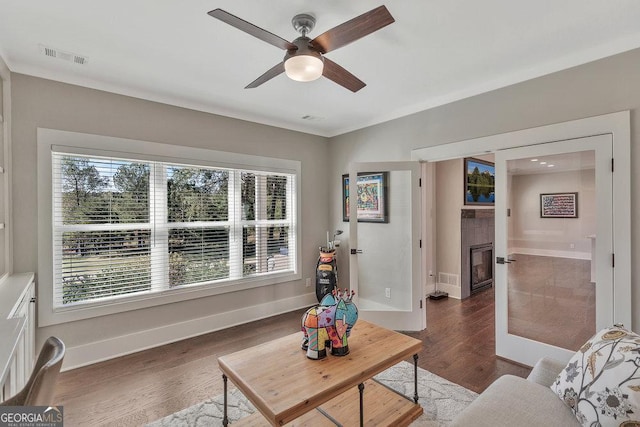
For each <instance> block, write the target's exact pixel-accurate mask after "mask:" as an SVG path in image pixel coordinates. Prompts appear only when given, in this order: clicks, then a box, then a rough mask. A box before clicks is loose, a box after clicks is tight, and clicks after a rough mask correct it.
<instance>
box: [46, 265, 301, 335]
mask: <svg viewBox="0 0 640 427" xmlns="http://www.w3.org/2000/svg"><path fill="white" fill-rule="evenodd" d="M301 278H302V275H301V274H300V273H294V272H284V273H280V274H272V275H269V276H268V277H253V278H247V279H243V280H239V281H234V282H229V283H224V284H221V283H212V284H209V285H199V286H193V287H189V286H185V287H183V288H181V289H170V290H166V291H161V292H155V293H146V294H142V295H134V296H131V297H120V298H117V299H112V300H103V301H101V302H95V303H86V304H80V305H74V306H72V307H60V308H55V309H53V311H52V312H49V313H43V316H41V318H40V320H39V322H38V325H39V326H40V327H42V326H50V325H56V324H60V323H66V322H74V321H78V320H83V319H90V318H93V317H99V316H106V315H110V314H117V313H123V312H126V311H132V310H140V309H144V308H150V307H156V306H160V305H165V304H171V303H175V302H182V301H189V300H192V299H196V298H206V297H211V296H215V295H222V294H227V293H231V292H238V291H243V290H247V289H255V288H259V287H262V286H270V285H275V284H278V283H285V282H291V281H295V280H300V279H301Z"/></svg>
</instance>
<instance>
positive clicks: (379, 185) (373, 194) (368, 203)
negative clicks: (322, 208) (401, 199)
mask: <svg viewBox="0 0 640 427" xmlns="http://www.w3.org/2000/svg"><path fill="white" fill-rule="evenodd" d="M357 189H358V193H357V195H356V200H357V201H358V203H357V209H358V222H381V223H388V222H389V210H388V200H389V199H388V196H389V172H363V173H359V174H358V185H357ZM351 200H352V198H351V197H350V194H349V175H348V174H345V175H342V220H343V221H345V222H348V221H349V213H350V206H351V204H350V201H351Z"/></svg>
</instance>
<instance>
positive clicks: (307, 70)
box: [284, 55, 324, 82]
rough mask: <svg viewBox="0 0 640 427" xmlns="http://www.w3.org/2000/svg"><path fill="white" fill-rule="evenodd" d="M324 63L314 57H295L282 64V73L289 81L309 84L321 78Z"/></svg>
mask: <svg viewBox="0 0 640 427" xmlns="http://www.w3.org/2000/svg"><path fill="white" fill-rule="evenodd" d="M323 69H324V62H323V61H322V59H321V58H319V57H318V56H314V55H296V56H292V57H290V58H288V59H287V60H286V61H285V63H284V71H285V73H286V74H287V77H289V78H290V79H291V80H295V81H297V82H310V81H313V80H316V79H318V78H320V76H322V70H323Z"/></svg>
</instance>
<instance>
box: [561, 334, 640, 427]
mask: <svg viewBox="0 0 640 427" xmlns="http://www.w3.org/2000/svg"><path fill="white" fill-rule="evenodd" d="M551 390H553V391H554V392H555V393H556V394H557V395H558V396H559V397H560V399H562V401H564V403H565V404H566V405H567V406H569V408H571V410H572V411H573V413H574V415H575V416H576V418H577V419H578V421H579V422H580V423H581V424H582V425H583V426H591V427H598V426H601V427H606V426H616V427H640V336H639V335H637V334H635V333H633V332H630V331H627V330H626V329H623V328H619V327H612V328H606V329H603V330H602V331H600V332H598V333H597V334H595V335H594V336H593V337H592V338H591V339H590V340H589V341H587V342H586V344H585V345H583V346H582V348H581V349H580V350H578V352H577V353H576V354H575V355H574V356H573V357H572V358H571V360H570V361H569V364H568V365H567V366H566V367H565V368H564V369H563V370H562V372H560V375H558V377H557V378H556V381H555V382H554V383H553V384H552V385H551Z"/></svg>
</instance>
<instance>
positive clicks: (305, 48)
mask: <svg viewBox="0 0 640 427" xmlns="http://www.w3.org/2000/svg"><path fill="white" fill-rule="evenodd" d="M208 14H209V15H211V16H212V17H214V18H217V19H219V20H221V21H223V22H226V23H227V24H229V25H231V26H233V27H236V28H237V29H239V30H241V31H244V32H245V33H248V34H251V35H252V36H254V37H257V38H259V39H260V40H262V41H265V42H267V43H269V44H271V45H273V46H276V47H279V48H280V49H283V50H286V51H287V53H286V54H285V55H284V59H283V60H282V62H280V63H279V64H278V65H276V66H275V67H273V68H271V69H270V70H269V71H267V72H266V73H264V74H263V75H261V76H260V77H258V78H257V79H255V80H254V81H253V82H251V83H249V84H248V85H247V86H246V87H245V89H250V88H254V87H258V86H260V85H261V84H263V83H265V82H267V81H269V80H271V79H272V78H274V77H276V76H277V75H279V74H281V73H283V72H284V73H286V74H287V76H288V77H289V78H291V79H293V80H297V81H301V82H308V81H312V80H316V79H318V78H319V77H320V76H325V77H326V78H328V79H329V80H332V81H334V82H335V83H337V84H339V85H341V86H343V87H345V88H347V89H349V90H350V91H352V92H357V91H359V90H360V89H362V88H363V87H365V86H366V84H365V83H364V82H363V81H362V80H360V79H358V78H357V77H356V76H354V75H353V74H351V73H350V72H348V71H347V70H345V69H344V68H342V67H341V66H340V65H338V64H336V63H335V62H333V61H331V60H330V59H329V58H326V57H325V56H324V54H326V53H328V52H331V51H332V50H336V49H338V48H339V47H342V46H345V45H347V44H349V43H351V42H353V41H356V40H358V39H360V38H362V37H364V36H366V35H369V34H371V33H373V32H375V31H377V30H379V29H381V28H383V27H386V26H387V25H389V24H391V23H393V22H395V19H393V16H391V14H390V13H389V11H388V10H387V8H386V7H385V6H379V7H377V8H375V9H373V10H370V11H369V12H366V13H363V14H362V15H360V16H357V17H355V18H353V19H351V20H349V21H347V22H344V23H342V24H340V25H338V26H337V27H334V28H332V29H330V30H328V31H325V32H324V33H322V34H320V35H319V36H318V37H316V38H314V39H313V40H311V39H310V38H309V37H307V34H309V32H311V30H312V29H313V27H314V26H315V24H316V19H315V17H314V16H313V15H310V14H306V13H303V14H299V15H296V16H294V17H293V19H292V20H291V23H292V24H293V28H295V29H296V31H298V32H299V33H300V34H302V35H301V36H300V37H298V38H297V39H295V40H294V41H292V42H288V41H287V40H285V39H283V38H281V37H279V36H276V35H275V34H273V33H270V32H269V31H267V30H264V29H262V28H260V27H257V26H255V25H253V24H251V23H250V22H247V21H245V20H243V19H240V18H238V17H237V16H234V15H232V14H230V13H229V12H226V11H224V10H222V9H214V10H212V11H210V12H208Z"/></svg>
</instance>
